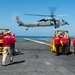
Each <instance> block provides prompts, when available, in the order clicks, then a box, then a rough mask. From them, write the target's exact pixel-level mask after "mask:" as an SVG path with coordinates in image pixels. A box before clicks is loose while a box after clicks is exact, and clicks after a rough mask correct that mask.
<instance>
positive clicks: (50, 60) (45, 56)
mask: <svg viewBox="0 0 75 75" xmlns="http://www.w3.org/2000/svg"><path fill="white" fill-rule="evenodd" d="M38 41H41V42H45V40H44V41H42V40H38ZM46 43H47V40H46ZM48 43H49V41H48ZM15 46H16V50H17V51H18V52H17V54H16V55H15V56H13V58H14V61H13V64H11V65H9V64H8V63H9V57H7V62H6V63H7V64H8V65H7V66H5V67H3V66H1V62H0V74H1V75H75V55H74V54H73V53H71V54H70V55H67V56H66V55H60V56H55V53H53V52H51V51H50V48H51V47H50V46H47V45H45V44H41V43H37V42H32V41H29V40H26V39H17V42H16V45H15ZM71 48H72V49H73V47H72V46H71ZM0 58H2V55H1V56H0ZM0 61H1V59H0Z"/></svg>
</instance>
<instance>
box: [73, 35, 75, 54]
mask: <svg viewBox="0 0 75 75" xmlns="http://www.w3.org/2000/svg"><path fill="white" fill-rule="evenodd" d="M73 46H74V54H75V36H74V39H73Z"/></svg>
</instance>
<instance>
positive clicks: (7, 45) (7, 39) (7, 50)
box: [2, 31, 13, 66]
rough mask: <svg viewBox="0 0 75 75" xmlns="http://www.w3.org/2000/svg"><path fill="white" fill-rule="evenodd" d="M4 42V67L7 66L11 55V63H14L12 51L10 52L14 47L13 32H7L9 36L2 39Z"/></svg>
mask: <svg viewBox="0 0 75 75" xmlns="http://www.w3.org/2000/svg"><path fill="white" fill-rule="evenodd" d="M2 42H3V46H4V49H3V57H2V66H5V65H6V57H7V55H8V53H9V59H10V63H11V62H13V57H12V51H11V50H10V46H11V45H12V38H11V32H10V31H7V34H6V35H5V36H4V37H3V39H2Z"/></svg>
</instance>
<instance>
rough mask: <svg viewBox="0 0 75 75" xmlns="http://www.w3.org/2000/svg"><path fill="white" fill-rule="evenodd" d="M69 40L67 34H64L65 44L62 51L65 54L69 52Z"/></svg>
mask: <svg viewBox="0 0 75 75" xmlns="http://www.w3.org/2000/svg"><path fill="white" fill-rule="evenodd" d="M68 42H69V39H68V38H67V37H66V36H64V37H63V38H62V44H63V47H62V53H63V55H64V54H66V55H67V54H68Z"/></svg>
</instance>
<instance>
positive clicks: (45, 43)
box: [24, 38, 74, 52]
mask: <svg viewBox="0 0 75 75" xmlns="http://www.w3.org/2000/svg"><path fill="white" fill-rule="evenodd" d="M24 39H25V40H29V41H32V42H36V43H40V44H44V45H47V46H51V47H52V44H49V43H45V42H41V41H37V40H33V39H28V38H24ZM70 51H71V52H74V50H70Z"/></svg>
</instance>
